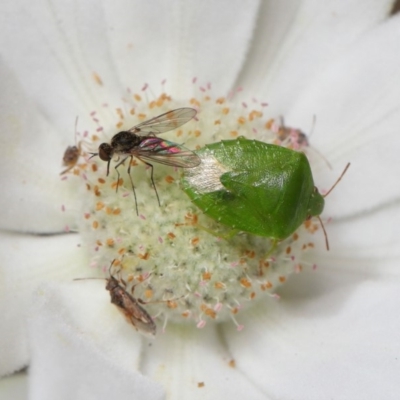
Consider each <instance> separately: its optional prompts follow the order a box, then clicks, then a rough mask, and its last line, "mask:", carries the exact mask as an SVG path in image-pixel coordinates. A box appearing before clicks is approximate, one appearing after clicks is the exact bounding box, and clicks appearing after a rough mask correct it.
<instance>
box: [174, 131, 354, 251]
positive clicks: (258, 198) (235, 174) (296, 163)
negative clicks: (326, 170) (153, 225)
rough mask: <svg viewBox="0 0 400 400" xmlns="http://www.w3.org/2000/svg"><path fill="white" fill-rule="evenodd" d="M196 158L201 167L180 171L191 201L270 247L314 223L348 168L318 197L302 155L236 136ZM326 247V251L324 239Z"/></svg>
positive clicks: (183, 185) (210, 145) (229, 225)
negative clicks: (264, 239) (263, 239)
mask: <svg viewBox="0 0 400 400" xmlns="http://www.w3.org/2000/svg"><path fill="white" fill-rule="evenodd" d="M196 154H197V155H198V156H199V157H200V158H201V161H202V162H201V164H200V165H199V166H197V167H194V168H190V169H187V170H185V171H184V175H183V177H182V181H181V183H182V188H183V190H184V191H185V193H186V194H187V195H188V196H189V197H190V199H191V200H192V202H193V203H194V204H195V205H196V206H197V207H199V208H200V209H201V210H202V211H203V212H204V213H205V214H206V215H208V216H210V217H211V218H213V219H214V220H216V221H218V222H220V223H221V224H223V225H226V226H228V227H230V228H232V229H233V230H234V232H236V231H244V232H248V233H251V234H254V235H258V236H265V237H268V238H270V239H272V240H273V243H274V245H276V243H277V242H278V241H280V240H283V239H286V238H287V237H289V236H290V235H291V234H292V233H294V232H295V231H296V229H297V228H299V227H300V225H302V224H303V222H304V221H306V220H307V219H310V218H312V217H317V218H319V215H320V214H321V213H322V211H323V209H324V204H325V201H324V197H325V196H326V195H327V194H328V193H329V192H330V191H331V190H332V189H333V187H334V186H335V185H336V184H337V183H338V182H339V180H340V179H341V177H342V176H343V174H344V172H345V171H346V170H347V168H348V166H349V164H348V165H347V167H346V169H345V171H344V172H343V173H342V175H341V176H340V178H339V179H338V180H337V182H336V183H335V185H334V186H333V187H332V188H331V190H330V191H329V192H328V193H327V194H325V195H321V194H320V193H319V191H318V189H317V188H316V187H315V185H314V180H313V176H312V173H311V168H310V164H309V162H308V159H307V157H306V156H305V155H304V154H303V153H301V152H297V151H294V150H290V149H287V148H284V147H281V146H277V145H273V144H268V143H264V142H260V141H257V140H248V139H246V138H243V137H240V138H238V139H236V140H225V141H221V142H217V143H213V144H209V145H206V146H204V147H203V148H201V149H199V150H197V151H196ZM320 222H321V220H320ZM321 225H322V223H321ZM322 227H323V225H322ZM323 230H324V233H325V229H324V228H323ZM325 237H326V233H325ZM326 244H327V248H328V249H329V245H328V241H327V239H326Z"/></svg>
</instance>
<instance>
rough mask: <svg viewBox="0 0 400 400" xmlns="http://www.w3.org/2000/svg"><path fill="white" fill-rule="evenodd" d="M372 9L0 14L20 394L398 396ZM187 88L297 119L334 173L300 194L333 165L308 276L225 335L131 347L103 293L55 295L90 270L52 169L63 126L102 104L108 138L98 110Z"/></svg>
mask: <svg viewBox="0 0 400 400" xmlns="http://www.w3.org/2000/svg"><path fill="white" fill-rule="evenodd" d="M390 5H391V2H389V1H387V2H385V1H380V2H377V1H370V2H368V3H366V2H365V1H363V2H361V1H352V2H349V1H343V2H339V1H335V2H330V3H329V4H328V3H326V2H324V3H322V2H319V3H318V4H314V3H312V2H308V1H304V2H290V1H285V2H279V3H277V4H275V3H274V4H269V3H267V2H263V3H259V2H257V1H248V2H240V1H233V2H232V1H219V2H200V1H189V2H185V3H181V2H180V3H175V2H165V1H153V2H140V1H136V2H132V1H131V2H127V3H124V2H121V3H118V2H112V3H106V4H98V2H89V1H85V2H81V3H72V2H62V1H58V2H51V3H48V2H40V3H38V2H36V3H35V4H34V5H31V4H28V3H26V4H25V2H24V1H19V2H15V1H14V2H11V1H10V2H5V3H4V4H2V5H1V14H0V15H1V16H2V23H1V25H0V27H1V28H0V30H1V35H0V49H1V55H2V58H1V60H0V76H1V79H0V88H1V97H0V102H1V107H0V126H1V128H2V134H1V138H2V146H1V147H0V151H1V152H2V154H1V157H0V160H1V161H0V162H1V169H0V178H1V183H2V188H3V191H2V196H1V199H0V206H1V209H2V211H3V212H2V217H1V220H0V227H1V229H2V233H1V237H2V241H1V246H2V247H1V248H2V255H3V266H2V269H1V280H0V282H1V285H2V287H1V292H0V293H1V295H0V316H1V317H0V318H1V326H2V329H1V334H0V354H1V357H0V372H1V374H2V375H3V376H4V375H7V374H10V373H13V372H15V371H17V370H19V369H21V368H23V367H25V366H26V365H30V370H29V386H30V389H29V390H30V396H31V398H32V399H47V398H49V399H50V398H57V399H63V398H65V399H71V398H74V399H80V398H82V399H88V398H104V399H106V398H110V397H111V396H113V397H115V398H120V399H125V398H126V399H128V398H136V397H137V398H149V399H159V398H163V396H164V397H166V398H170V399H186V398H196V397H197V398H202V399H203V398H210V399H215V398H221V397H223V396H224V397H230V398H234V399H236V398H237V399H241V398H244V397H245V396H247V397H248V398H251V399H258V398H259V399H264V398H293V399H320V398H334V399H346V398H351V399H357V398H360V399H368V398H370V399H375V398H385V399H389V398H397V397H398V395H399V392H400V385H399V383H398V360H397V358H398V356H399V354H398V353H399V345H398V331H399V328H400V326H399V325H400V320H399V318H397V314H398V309H399V306H400V296H399V295H398V291H399V273H398V271H397V268H396V267H397V266H398V262H399V260H400V254H399V253H400V251H399V246H398V242H399V239H398V238H399V233H400V232H399V231H400V228H399V226H400V225H399V224H400V212H399V211H400V210H399V207H398V202H399V198H400V185H399V183H398V182H399V173H400V165H399V159H400V158H399V157H398V143H399V139H398V137H399V135H398V126H399V122H400V106H399V104H400V90H399V88H398V81H399V75H400V69H399V68H398V66H399V62H400V40H399V39H400V37H399V36H400V29H399V28H400V19H399V18H398V17H397V16H393V17H390V18H389V12H390ZM193 77H197V79H198V82H204V83H208V82H211V83H212V91H213V93H215V94H216V96H218V95H221V96H226V95H228V94H229V93H230V92H232V91H235V89H236V88H238V87H241V88H242V89H243V90H241V91H238V92H235V97H234V98H235V101H236V102H237V104H240V103H241V102H242V101H248V99H252V98H256V99H259V100H261V99H262V100H265V101H267V102H268V107H266V112H268V115H270V116H272V117H278V116H279V115H282V116H284V117H285V122H286V124H287V125H290V126H293V127H296V128H301V129H302V130H303V131H307V130H308V129H309V128H308V127H310V126H311V122H312V119H313V115H316V127H315V132H314V133H313V135H312V137H311V139H310V140H311V143H312V148H315V149H317V150H318V151H319V152H320V153H321V154H323V156H324V157H326V159H327V160H329V162H330V163H331V164H332V165H333V167H334V171H333V172H329V171H328V172H327V169H326V168H322V165H323V164H324V162H325V161H324V160H323V159H322V158H321V159H320V165H318V163H317V165H316V168H315V173H314V179H315V181H316V183H317V186H318V187H329V185H330V184H331V183H332V182H333V181H334V180H335V178H336V177H337V176H338V174H339V172H340V171H341V169H342V168H343V167H344V165H345V164H346V163H347V162H348V161H350V162H351V163H352V167H351V168H350V170H349V172H348V173H347V175H346V177H345V179H343V180H342V182H341V183H340V186H339V187H338V188H337V189H336V190H335V191H334V192H332V194H331V195H330V196H329V197H328V198H327V199H326V207H325V211H324V216H331V217H333V222H331V223H329V224H328V225H327V230H328V235H329V241H330V245H331V250H330V251H329V252H327V251H326V249H325V247H324V246H323V239H321V240H320V243H318V245H317V246H316V247H315V249H314V250H313V252H312V253H311V252H309V253H308V254H307V260H309V261H310V262H315V263H316V264H318V269H317V270H316V271H312V270H311V269H309V270H306V271H304V272H303V273H301V274H297V275H294V276H292V277H291V278H290V279H289V282H288V283H286V284H285V285H284V286H282V287H281V288H280V289H279V290H278V293H279V295H280V297H281V300H280V301H277V300H276V299H271V300H270V301H266V302H265V303H263V304H259V305H258V306H257V307H252V308H249V309H248V310H246V311H245V312H242V313H240V323H241V324H243V325H244V326H245V329H243V330H242V331H241V332H237V330H236V329H235V327H234V325H233V324H232V322H224V323H220V324H207V325H206V326H205V327H204V328H203V329H198V328H196V326H195V325H194V324H187V325H183V324H174V323H168V326H167V329H166V332H165V333H161V332H160V333H159V334H158V335H157V338H156V339H155V340H154V341H147V339H144V338H143V337H142V336H141V335H139V334H137V333H136V332H135V331H134V330H133V328H132V326H130V325H129V324H127V323H126V322H125V321H124V319H123V318H120V315H118V314H116V313H115V308H114V307H113V306H112V305H111V304H110V297H109V293H107V291H106V290H105V289H104V286H105V282H104V281H101V280H100V281H95V280H93V281H85V282H74V281H73V279H74V278H79V277H90V276H94V275H93V272H94V269H93V268H91V267H89V256H90V252H89V251H88V248H87V246H86V244H85V243H84V242H83V241H84V240H85V237H84V236H83V235H82V236H81V234H80V233H77V234H70V233H69V234H66V233H65V228H66V226H68V227H69V229H70V230H74V229H75V227H76V223H75V221H76V216H77V215H80V216H81V217H82V215H81V208H80V207H81V203H82V201H81V200H82V196H84V194H82V193H76V192H75V193H74V192H73V188H74V187H75V188H76V186H74V185H73V179H70V177H68V179H67V181H65V182H64V181H61V180H60V178H59V175H58V173H59V172H60V171H61V166H60V160H61V157H62V153H63V151H64V150H65V148H66V147H67V145H70V144H72V140H73V128H74V126H73V123H74V120H75V118H76V116H79V120H78V130H79V129H88V130H91V131H94V130H96V128H97V126H96V124H94V123H93V120H92V119H91V118H90V117H89V116H90V113H91V112H92V111H94V110H97V111H98V110H99V109H101V110H102V111H101V117H102V121H103V123H104V125H105V126H109V127H111V126H112V124H114V123H115V110H114V108H112V107H114V105H115V104H120V103H121V97H123V96H125V95H126V94H127V91H126V88H127V87H129V88H130V89H131V90H132V91H133V92H139V91H140V88H141V85H142V84H143V83H144V82H145V83H148V85H149V86H148V89H147V91H149V90H152V91H154V92H156V93H155V94H156V95H158V94H159V93H160V92H161V91H163V90H165V91H167V92H168V93H170V94H171V95H172V96H173V98H174V99H178V100H179V101H181V102H182V105H184V102H185V101H187V102H189V100H190V99H191V98H192V97H193V96H194V94H195V93H194V87H195V86H194V85H192V84H191V83H190V82H192V78H193ZM164 79H165V84H162V82H163V80H164ZM145 93H146V91H145ZM145 93H144V95H146V94H145ZM150 95H151V94H149V96H150ZM105 104H107V105H108V107H103V108H102V105H105ZM188 105H189V104H188ZM104 121H105V122H104ZM81 127H82V128H81ZM107 134H108V135H110V133H108V132H107ZM311 151H312V149H310V152H311ZM316 158H318V157H316ZM98 164H99V165H100V162H99V161H98ZM71 178H73V177H72V176H71ZM138 194H139V196H145V198H146V201H147V199H148V201H149V202H150V201H154V202H155V201H156V199H155V195H154V192H153V193H152V194H151V193H150V194H149V195H148V196H147V194H146V195H145V194H143V192H142V191H141V190H140V191H139V190H138ZM161 194H162V193H161ZM62 204H64V205H66V210H65V212H62V210H61V205H62ZM139 205H140V203H139ZM156 238H157V236H156ZM110 261H111V260H110Z"/></svg>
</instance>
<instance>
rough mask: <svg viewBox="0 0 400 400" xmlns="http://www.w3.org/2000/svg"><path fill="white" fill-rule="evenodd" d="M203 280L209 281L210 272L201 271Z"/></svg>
mask: <svg viewBox="0 0 400 400" xmlns="http://www.w3.org/2000/svg"><path fill="white" fill-rule="evenodd" d="M202 277H203V280H205V281H209V280H210V279H211V272H203V275H202Z"/></svg>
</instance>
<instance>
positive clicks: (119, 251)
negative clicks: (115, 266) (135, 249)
mask: <svg viewBox="0 0 400 400" xmlns="http://www.w3.org/2000/svg"><path fill="white" fill-rule="evenodd" d="M125 252H126V249H124V248H123V247H121V248H120V249H119V250H118V254H121V255H122V254H124V253H125ZM117 261H118V260H117Z"/></svg>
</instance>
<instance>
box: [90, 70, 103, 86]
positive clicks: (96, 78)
mask: <svg viewBox="0 0 400 400" xmlns="http://www.w3.org/2000/svg"><path fill="white" fill-rule="evenodd" d="M92 76H93V79H94V81H95V82H96V83H97V84H98V85H100V86H103V81H102V79H101V78H100V75H99V74H98V73H97V72H94V71H93V72H92Z"/></svg>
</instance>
